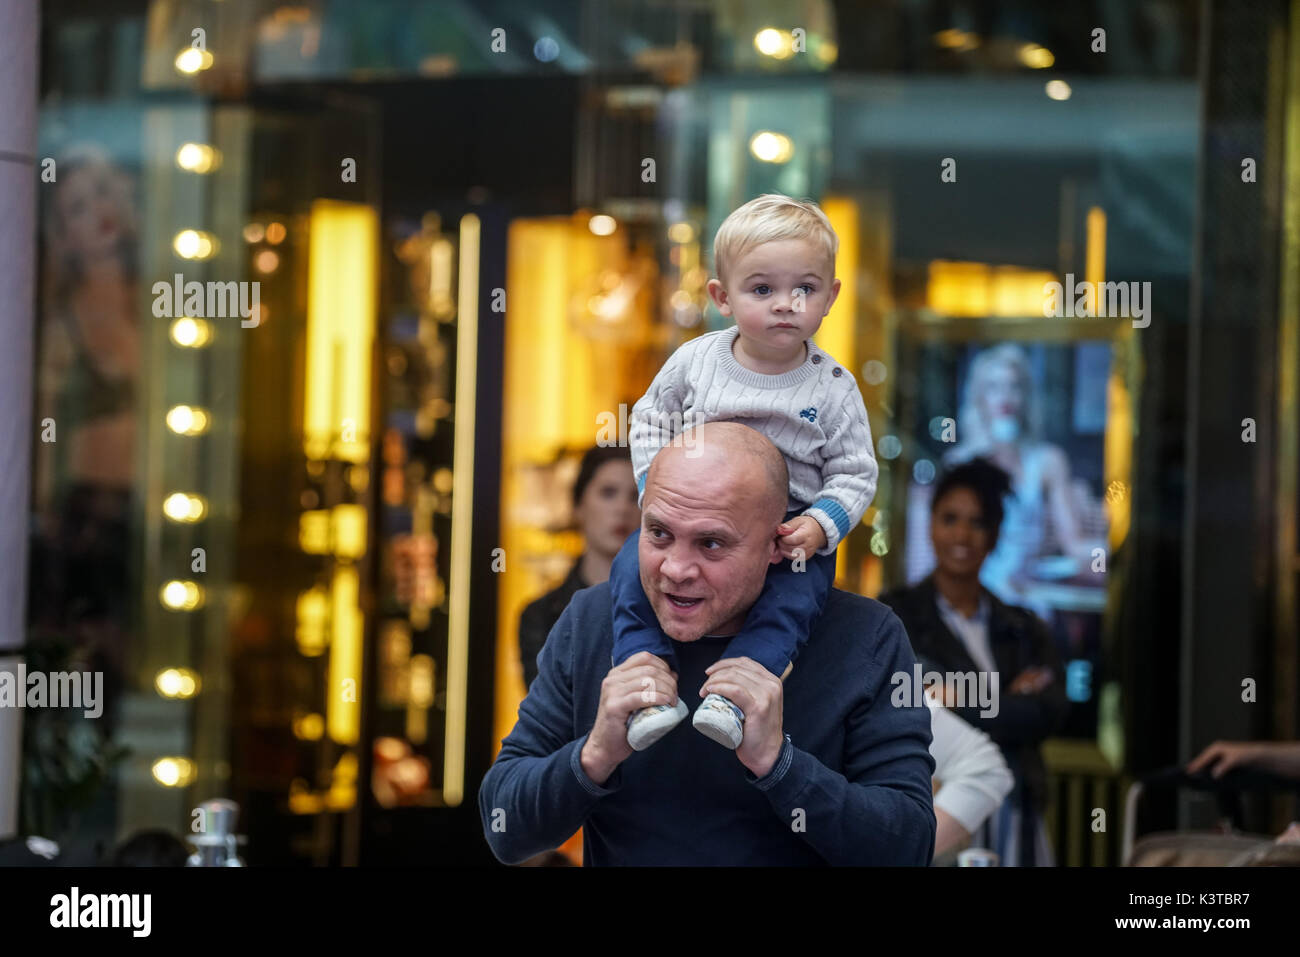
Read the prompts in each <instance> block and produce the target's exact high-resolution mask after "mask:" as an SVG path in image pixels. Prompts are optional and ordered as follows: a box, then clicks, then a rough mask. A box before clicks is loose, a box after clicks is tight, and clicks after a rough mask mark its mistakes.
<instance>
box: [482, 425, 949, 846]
mask: <svg viewBox="0 0 1300 957" xmlns="http://www.w3.org/2000/svg"><path fill="white" fill-rule="evenodd" d="M786 503H787V479H786V471H785V463H784V460H783V459H782V457H781V454H780V452H778V451H777V450H776V448H775V447H774V446H773V445H772V444H771V442H769V441H768V440H767V439H766V438H765V437H764V436H762V435H761V434H760V433H758V432H756V431H755V430H753V429H750V428H748V427H747V426H743V425H738V424H736V423H724V422H715V423H708V424H705V425H701V426H698V427H696V428H694V429H690V430H687V431H685V432H684V433H682V435H680V436H679V437H678V439H677V440H675V441H674V442H673V444H672V445H669V446H667V447H665V448H664V449H663V450H662V451H661V452H660V453H659V454H658V455H657V456H655V459H654V462H653V464H652V465H651V468H650V472H649V474H648V476H647V480H646V489H645V496H644V498H643V500H642V524H641V537H640V544H639V546H638V548H639V551H638V558H639V561H640V574H641V582H642V585H643V586H644V588H645V592H646V595H647V596H648V597H649V598H650V601H651V605H652V606H653V608H654V612H655V614H656V616H657V617H658V618H659V623H660V625H661V627H662V628H663V630H664V632H665V633H666V634H667V635H668V636H669V637H670V638H671V640H672V641H673V651H674V655H673V658H674V660H675V662H676V664H677V667H678V668H679V669H680V670H679V671H676V672H675V671H673V670H672V669H671V668H670V667H669V665H668V664H667V663H665V662H664V660H663V659H661V658H659V657H657V656H655V655H651V654H649V653H646V652H641V653H639V654H637V655H634V656H633V657H631V658H629V659H628V660H627V661H625V662H623V663H622V664H621V665H618V666H617V667H614V668H610V666H609V663H610V660H611V657H610V656H611V649H612V644H613V634H612V627H611V614H610V594H609V586H608V583H605V584H601V585H597V586H595V587H593V588H587V589H584V590H582V591H579V592H578V593H577V594H575V595H574V596H573V599H572V601H571V602H570V604H569V606H568V608H566V609H565V611H564V614H563V615H562V616H561V617H560V620H559V621H558V622H557V623H556V625H555V627H554V629H552V631H551V633H550V635H549V637H548V638H547V640H546V643H545V645H544V646H543V648H542V652H541V654H540V655H539V656H538V659H537V664H538V676H537V679H536V680H535V681H534V682H533V684H532V686H531V687H530V689H529V692H528V696H527V697H526V698H525V699H524V701H523V703H522V704H521V705H520V707H519V718H518V721H517V722H516V724H515V727H514V730H512V731H511V732H510V734H509V736H508V737H506V739H505V740H504V741H503V742H502V747H501V753H500V754H499V755H498V756H497V760H496V763H495V764H493V766H492V768H491V769H490V770H489V771H488V773H487V775H486V776H485V777H484V779H483V784H482V786H481V788H480V789H479V811H480V814H481V816H482V819H483V830H484V834H485V835H486V837H487V840H488V843H489V844H490V845H491V847H492V851H493V853H494V854H495V855H496V856H497V858H498V859H499V860H501V861H503V862H505V863H508V864H513V863H518V862H519V861H522V860H525V859H526V858H528V857H531V856H533V855H535V854H537V853H539V852H541V851H544V850H546V849H548V848H552V847H556V846H558V845H559V844H561V843H562V842H564V841H565V840H566V839H567V838H568V837H569V836H570V835H571V834H572V833H573V832H574V831H576V830H577V829H578V827H580V826H581V827H582V828H583V837H584V841H583V856H584V860H585V862H586V863H587V864H588V865H589V866H590V865H603V864H621V865H663V864H687V865H689V864H732V865H817V864H851V865H870V864H912V865H918V866H924V865H926V864H928V863H929V861H930V857H931V854H932V851H933V847H934V836H935V817H934V807H933V803H932V800H931V783H930V776H931V774H932V773H933V771H934V762H933V759H932V758H931V757H930V754H929V750H928V749H929V746H930V716H929V712H928V710H927V709H926V707H925V705H924V702H918V703H917V704H916V706H913V707H894V706H893V705H892V704H891V701H890V699H891V694H890V691H891V676H893V675H895V674H904V675H910V674H911V673H912V666H913V664H914V663H915V659H914V658H913V656H912V651H911V647H910V645H909V644H908V640H907V635H906V633H905V632H904V630H903V627H902V625H901V624H900V623H899V621H898V619H897V618H896V617H895V616H894V615H893V613H892V612H890V611H889V610H888V609H887V608H885V607H884V606H883V605H881V604H879V603H877V602H874V601H871V600H870V599H867V598H861V597H859V596H857V595H852V594H849V593H847V592H843V591H837V590H833V591H832V592H831V596H830V598H829V599H828V600H827V602H826V607H825V609H824V611H823V612H822V615H821V617H820V618H819V619H818V620H817V622H816V625H815V626H814V628H813V631H812V634H811V635H810V637H809V640H808V643H807V645H806V646H805V649H804V651H803V652H802V654H801V655H800V658H799V666H798V667H797V668H795V669H794V671H793V672H792V673H791V675H790V676H789V677H788V678H787V680H786V681H785V682H784V684H783V683H782V681H781V680H780V679H779V678H777V677H776V676H774V675H773V674H772V673H771V672H770V671H768V670H767V669H766V668H764V667H762V666H761V665H759V664H758V663H757V662H755V661H753V660H752V659H750V658H747V657H741V658H724V657H723V656H722V653H723V650H724V649H725V648H726V646H727V644H728V642H729V641H730V640H731V638H732V637H733V636H735V635H736V634H737V633H738V632H739V631H740V629H741V626H742V625H743V624H744V621H745V615H746V613H747V612H748V610H749V608H750V607H751V606H752V605H753V604H754V602H755V600H756V599H757V598H758V596H759V593H760V592H761V591H762V589H763V583H764V579H765V574H766V570H767V567H768V566H769V565H771V564H775V563H777V562H779V561H780V560H781V552H780V547H779V544H778V541H777V526H778V525H780V523H781V521H782V518H783V517H784V514H785V509H786ZM682 599H685V601H683V600H682ZM714 691H716V692H718V693H719V694H723V695H725V696H726V697H728V698H730V699H731V700H732V701H734V702H736V704H738V705H739V706H740V707H741V709H742V710H743V711H744V712H745V722H744V736H743V740H742V742H741V744H740V747H738V748H737V749H736V750H735V751H734V752H733V751H730V750H725V749H722V748H718V747H717V746H716V745H715V744H713V743H712V742H711V741H710V740H709V739H708V738H706V737H704V736H703V735H700V734H697V733H694V731H693V730H692V729H690V728H689V727H687V726H685V724H683V725H682V726H679V727H677V728H675V729H674V730H673V731H671V732H670V733H669V734H668V735H667V736H666V737H664V738H663V740H662V741H660V742H659V743H658V744H656V745H655V747H653V748H651V749H649V750H646V751H633V750H632V748H631V747H630V746H629V745H628V742H627V730H626V728H627V719H628V716H629V715H630V714H631V713H632V712H633V711H636V710H637V709H639V708H645V707H648V706H651V705H656V704H658V705H669V706H671V705H674V704H675V703H676V702H677V700H678V698H680V699H681V700H682V701H683V702H685V703H686V705H687V707H689V708H691V709H694V708H695V707H697V706H698V705H699V703H700V701H701V700H702V699H703V698H704V697H705V696H706V695H708V694H709V693H710V692H714Z"/></svg>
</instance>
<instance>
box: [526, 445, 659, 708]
mask: <svg viewBox="0 0 1300 957" xmlns="http://www.w3.org/2000/svg"><path fill="white" fill-rule="evenodd" d="M573 517H574V520H575V521H576V522H577V525H578V528H579V530H580V531H581V532H582V538H583V542H584V546H585V547H584V549H583V552H582V555H581V556H580V557H579V558H578V560H577V561H576V562H574V563H573V568H572V569H570V571H569V576H568V577H567V578H565V579H564V581H563V582H562V583H561V584H560V586H559V587H558V588H555V589H554V590H552V591H549V592H547V593H546V594H545V595H543V596H542V597H541V598H539V599H537V600H536V601H534V602H533V603H532V604H530V605H529V606H528V607H526V608H525V609H524V611H523V614H522V615H520V616H519V657H520V659H521V660H522V663H523V666H524V687H525V689H527V687H528V686H529V685H531V684H532V683H533V679H534V678H536V677H537V655H538V653H539V652H540V651H541V650H542V645H543V644H545V642H546V636H547V635H549V634H550V633H551V629H552V628H553V627H554V626H555V623H556V622H557V621H559V620H560V615H561V614H562V613H563V612H564V609H565V608H566V607H567V606H568V604H569V599H570V598H572V597H573V593H574V592H576V591H578V590H579V589H582V588H589V587H591V586H592V585H599V584H600V583H601V582H603V581H607V580H608V579H609V567H610V565H611V564H613V562H614V556H615V555H617V554H618V551H619V549H620V548H622V547H623V543H624V542H625V541H627V537H628V536H629V535H631V534H632V533H633V532H634V531H636V529H637V526H638V525H639V524H640V522H641V510H640V509H639V508H638V507H637V491H636V479H635V477H634V476H633V473H632V455H631V453H630V452H629V451H628V450H627V449H626V448H619V447H618V446H601V445H596V446H593V447H592V448H590V449H588V450H587V453H586V454H585V455H584V456H583V457H582V465H581V466H580V467H579V468H578V477H577V480H576V481H575V482H574V483H573Z"/></svg>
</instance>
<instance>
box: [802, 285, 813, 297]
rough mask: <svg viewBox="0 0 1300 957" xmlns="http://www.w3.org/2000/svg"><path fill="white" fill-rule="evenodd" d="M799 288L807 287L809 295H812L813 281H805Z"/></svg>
mask: <svg viewBox="0 0 1300 957" xmlns="http://www.w3.org/2000/svg"><path fill="white" fill-rule="evenodd" d="M799 288H800V289H807V290H808V292H807V295H809V296H811V295H812V292H813V287H812V283H807V282H806V283H804V284H803V285H802V286H800V287H799Z"/></svg>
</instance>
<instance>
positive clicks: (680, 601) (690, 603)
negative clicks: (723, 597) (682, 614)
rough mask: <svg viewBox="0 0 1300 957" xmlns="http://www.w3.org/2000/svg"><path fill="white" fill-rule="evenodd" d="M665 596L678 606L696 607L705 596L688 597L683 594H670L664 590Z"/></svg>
mask: <svg viewBox="0 0 1300 957" xmlns="http://www.w3.org/2000/svg"><path fill="white" fill-rule="evenodd" d="M664 597H666V598H667V599H668V600H669V601H670V602H672V603H673V605H674V606H676V607H677V608H694V607H695V606H696V605H698V604H699V603H700V602H702V601H704V599H703V598H686V597H683V596H682V595H670V594H668V593H667V592H664Z"/></svg>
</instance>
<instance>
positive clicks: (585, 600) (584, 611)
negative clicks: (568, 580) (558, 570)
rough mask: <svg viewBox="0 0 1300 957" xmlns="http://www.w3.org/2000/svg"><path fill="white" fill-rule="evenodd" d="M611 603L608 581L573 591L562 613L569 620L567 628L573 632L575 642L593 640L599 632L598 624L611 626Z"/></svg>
mask: <svg viewBox="0 0 1300 957" xmlns="http://www.w3.org/2000/svg"><path fill="white" fill-rule="evenodd" d="M611 603H612V599H611V598H610V594H609V582H607V581H604V582H601V583H600V584H599V585H592V586H590V587H588V588H579V589H578V590H577V591H576V592H574V593H573V597H572V598H570V599H569V604H568V607H566V608H565V609H564V615H565V617H567V618H568V620H569V624H570V629H569V630H570V631H572V632H573V635H574V638H573V640H574V641H575V642H576V643H579V644H581V643H583V642H585V641H588V640H595V638H596V637H597V636H598V635H599V634H600V632H601V628H600V627H598V626H601V625H606V626H610V627H612V624H611V621H612V619H611V618H610V608H611V607H612V604H611Z"/></svg>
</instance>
